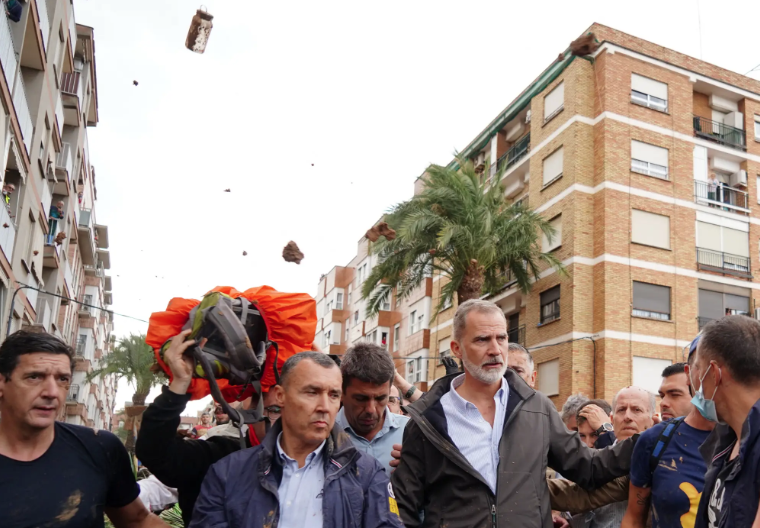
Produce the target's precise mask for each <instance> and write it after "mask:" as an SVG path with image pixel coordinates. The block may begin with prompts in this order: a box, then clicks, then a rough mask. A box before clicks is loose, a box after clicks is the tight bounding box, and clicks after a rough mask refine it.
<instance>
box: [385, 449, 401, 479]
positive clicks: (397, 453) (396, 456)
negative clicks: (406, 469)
mask: <svg viewBox="0 0 760 528" xmlns="http://www.w3.org/2000/svg"><path fill="white" fill-rule="evenodd" d="M391 457H393V460H391V461H390V462H388V465H389V466H391V467H392V468H393V469H392V470H391V473H393V472H394V471H396V468H397V467H398V465H399V464H400V463H401V444H393V451H391Z"/></svg>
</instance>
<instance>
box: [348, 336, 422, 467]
mask: <svg viewBox="0 0 760 528" xmlns="http://www.w3.org/2000/svg"><path fill="white" fill-rule="evenodd" d="M340 370H341V373H342V374H343V408H342V409H341V410H340V411H339V412H338V415H337V416H336V417H335V425H336V427H339V428H340V429H342V430H344V431H345V432H346V433H347V434H348V436H349V437H350V438H351V441H352V442H353V444H354V447H356V449H357V450H359V451H361V452H362V453H366V454H368V455H371V456H373V457H374V458H375V459H377V461H378V462H380V464H381V465H382V466H383V468H384V469H385V472H386V473H387V474H388V477H390V475H391V471H392V469H393V468H392V467H391V466H390V464H389V463H390V461H391V460H392V458H391V451H392V450H393V444H401V440H402V438H403V436H404V428H405V427H406V423H407V422H408V421H409V418H407V417H406V416H402V415H399V414H394V413H392V412H390V411H389V409H388V398H389V396H390V390H391V384H392V383H393V378H394V376H395V374H396V367H395V366H394V364H393V359H392V358H391V355H390V354H389V353H388V351H387V350H386V349H384V348H382V347H380V346H378V345H374V344H371V343H359V344H357V345H355V346H353V347H351V348H349V349H348V350H347V351H346V354H345V356H343V360H342V361H341V364H340Z"/></svg>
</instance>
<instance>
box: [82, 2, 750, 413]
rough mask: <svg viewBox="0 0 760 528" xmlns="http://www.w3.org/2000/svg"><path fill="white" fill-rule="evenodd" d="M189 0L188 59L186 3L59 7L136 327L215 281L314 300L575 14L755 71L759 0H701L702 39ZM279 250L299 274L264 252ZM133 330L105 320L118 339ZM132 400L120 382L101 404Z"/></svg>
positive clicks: (435, 11)
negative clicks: (298, 257) (206, 24)
mask: <svg viewBox="0 0 760 528" xmlns="http://www.w3.org/2000/svg"><path fill="white" fill-rule="evenodd" d="M206 2H210V3H208V9H209V12H210V13H211V14H213V15H214V21H213V22H214V28H213V30H212V32H211V36H210V38H209V43H208V47H207V49H206V53H205V54H203V55H198V54H195V53H192V52H190V51H188V50H187V49H185V48H184V42H185V36H186V34H187V30H188V28H189V25H190V20H191V18H192V16H193V14H194V13H195V10H196V8H197V7H198V3H197V0H196V1H189V0H158V1H157V2H152V3H145V2H123V1H116V0H76V2H74V8H75V13H76V19H77V22H79V23H81V24H86V25H89V26H92V27H94V29H95V45H96V63H97V77H98V101H99V109H100V123H99V124H98V126H97V127H96V128H90V130H89V133H90V146H91V157H92V161H93V164H94V165H95V167H96V174H97V188H98V202H97V213H96V214H97V220H98V222H99V223H101V224H107V225H108V226H109V240H110V246H111V247H110V251H111V262H112V268H111V270H110V273H111V275H112V276H113V295H114V304H113V306H112V308H113V310H115V311H116V312H118V313H123V314H129V315H132V316H134V317H137V318H140V319H145V320H147V319H148V317H149V316H150V314H151V313H152V312H154V311H160V310H162V309H164V308H165V306H166V304H167V302H168V301H169V299H170V298H172V297H175V296H180V297H194V298H198V297H199V296H200V295H202V294H203V293H204V292H205V291H207V290H208V289H210V288H212V287H214V286H217V285H231V286H234V287H236V288H238V289H246V288H249V287H252V286H256V285H260V284H269V285H271V286H273V287H275V288H277V289H281V290H286V291H301V292H307V293H309V294H311V295H314V294H315V293H316V288H317V284H318V281H319V277H320V275H321V274H322V273H326V272H327V271H329V270H330V269H331V268H332V267H333V266H334V265H343V264H346V263H347V262H348V261H349V260H350V259H351V257H352V256H353V255H354V253H355V250H356V243H357V241H358V240H359V238H360V237H361V236H362V235H363V233H364V231H366V229H368V228H369V227H371V226H372V224H373V222H374V221H375V220H377V218H378V217H379V216H380V215H381V214H382V213H383V212H384V211H385V210H386V209H388V208H389V207H390V206H391V205H393V204H394V203H396V202H399V201H401V200H404V199H407V198H409V197H410V196H411V194H412V189H413V182H414V180H415V178H416V177H417V176H418V175H419V174H421V173H422V171H423V170H424V169H425V167H426V166H427V164H428V163H431V162H433V163H446V162H448V161H449V160H450V159H451V156H452V154H453V152H454V151H455V150H457V149H462V148H463V147H464V146H466V144H467V143H468V142H469V141H470V140H472V139H473V138H474V137H475V135H476V134H477V133H478V132H480V131H481V130H482V129H483V128H484V127H485V125H487V124H488V122H489V121H490V120H491V119H493V118H494V117H495V116H496V115H497V114H498V113H499V112H500V111H501V110H502V109H503V108H504V107H506V105H507V104H508V103H509V102H510V101H511V100H512V99H514V97H515V96H516V95H517V94H518V93H519V92H520V91H522V90H523V88H525V87H526V86H527V85H528V84H529V83H530V82H531V81H532V80H533V79H534V78H535V77H536V76H537V75H538V74H539V73H540V72H541V71H542V70H543V69H544V68H545V67H547V66H548V65H549V64H550V63H551V62H552V61H553V60H554V59H555V58H556V57H557V54H558V53H559V52H561V51H564V50H565V49H566V47H567V45H568V44H569V42H570V41H571V40H573V39H574V38H576V37H578V36H579V35H580V34H581V33H582V32H583V31H584V30H585V29H587V28H588V27H589V26H590V25H591V24H592V23H593V22H600V23H603V24H606V25H609V26H612V27H614V28H617V29H620V30H622V31H626V32H628V33H631V34H633V35H636V36H638V37H641V38H644V39H647V40H650V41H652V42H655V43H657V44H661V45H663V46H667V47H669V48H673V49H675V50H678V51H680V52H683V53H686V54H689V55H692V56H695V57H700V55H701V57H702V58H703V59H704V60H706V61H709V62H713V63H715V64H717V65H720V66H722V67H725V68H728V69H731V70H733V71H736V72H739V73H746V72H747V71H748V70H750V69H752V68H754V67H755V66H757V65H758V64H760V47H758V45H757V36H756V34H755V33H754V32H753V31H751V26H750V25H746V26H745V24H748V22H747V21H749V20H757V18H758V15H760V4H758V3H757V2H747V1H745V2H734V1H722V2H720V4H719V5H720V9H717V8H716V7H715V4H712V3H710V4H709V3H708V2H706V1H705V0H702V2H701V32H700V27H699V26H700V22H699V19H698V16H697V13H698V6H699V5H700V3H699V2H697V1H696V0H690V1H676V0H670V1H668V2H642V1H639V2H625V3H624V2H609V1H605V2H592V1H586V2H582V3H578V5H579V6H582V7H572V8H571V7H570V3H569V2H560V1H545V2H540V3H539V2H529V3H518V2H505V1H503V0H502V1H477V0H468V1H466V2H465V1H459V2H453V1H445V0H434V1H428V0H425V1H422V0H413V1H409V0H406V1H403V2H401V1H394V0H391V1H387V0H386V1H384V2H357V1H355V0H354V1H341V2H338V1H332V0H322V1H319V2H316V1H314V0H304V1H288V0H277V1H276V2H271V1H270V2H264V1H261V0H256V1H252V0H223V1H222V0H206ZM624 5H625V6H627V7H625V8H623V7H622V6H624ZM700 34H701V36H702V38H701V47H700ZM758 73H760V72H755V74H753V75H757V74H758ZM756 78H760V75H758V76H757V77H756ZM133 80H136V81H138V83H139V86H136V87H135V86H134V85H133V83H132V81H133ZM226 188H230V189H231V191H232V192H231V193H229V194H228V193H224V192H223V191H224V189H226ZM289 240H295V241H296V242H297V243H298V245H299V246H300V247H301V250H302V251H303V252H304V253H305V254H306V258H305V260H304V261H303V262H302V264H301V265H300V266H296V265H295V264H287V263H285V262H284V261H283V260H282V258H281V251H282V247H283V246H284V245H285V244H286V243H287V242H288V241H289ZM243 251H247V252H248V256H246V257H244V256H243V255H242V253H243ZM146 329H147V324H145V323H140V322H136V321H131V320H128V319H124V318H121V317H116V318H115V332H116V335H117V336H122V335H125V334H128V333H129V332H145V331H146ZM131 396H132V390H131V389H130V388H129V387H127V386H126V385H125V384H121V385H120V390H119V394H118V395H117V406H118V407H120V406H121V405H123V402H124V401H125V400H129V399H131ZM191 407H192V408H193V409H194V408H197V405H193V406H191Z"/></svg>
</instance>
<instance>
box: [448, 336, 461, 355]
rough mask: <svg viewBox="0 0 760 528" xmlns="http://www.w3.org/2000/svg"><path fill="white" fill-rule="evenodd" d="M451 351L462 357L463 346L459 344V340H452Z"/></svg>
mask: <svg viewBox="0 0 760 528" xmlns="http://www.w3.org/2000/svg"><path fill="white" fill-rule="evenodd" d="M450 346H451V353H452V354H454V355H455V356H456V357H457V358H458V359H462V348H461V347H460V346H459V342H457V341H455V340H453V339H452V340H451V344H450Z"/></svg>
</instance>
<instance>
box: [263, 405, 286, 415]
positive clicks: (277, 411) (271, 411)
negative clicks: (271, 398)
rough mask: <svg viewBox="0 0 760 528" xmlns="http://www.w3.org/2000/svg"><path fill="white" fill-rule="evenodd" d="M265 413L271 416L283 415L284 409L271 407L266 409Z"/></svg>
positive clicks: (276, 406)
mask: <svg viewBox="0 0 760 528" xmlns="http://www.w3.org/2000/svg"><path fill="white" fill-rule="evenodd" d="M264 411H266V412H267V413H269V414H280V413H282V407H280V406H279V405H270V406H269V407H264Z"/></svg>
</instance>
